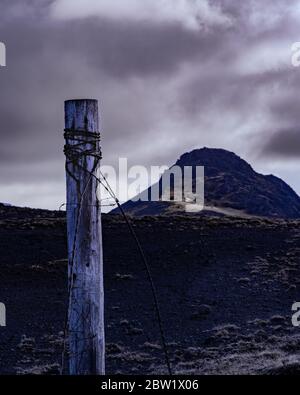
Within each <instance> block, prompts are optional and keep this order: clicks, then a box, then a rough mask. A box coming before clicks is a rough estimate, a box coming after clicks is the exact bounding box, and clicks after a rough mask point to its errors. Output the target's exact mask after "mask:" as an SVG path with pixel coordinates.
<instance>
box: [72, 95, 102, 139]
mask: <svg viewBox="0 0 300 395" xmlns="http://www.w3.org/2000/svg"><path fill="white" fill-rule="evenodd" d="M65 128H66V129H73V130H84V131H87V132H99V116H98V100H95V99H75V100H66V101H65Z"/></svg>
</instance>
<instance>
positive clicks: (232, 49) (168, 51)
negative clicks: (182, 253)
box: [0, 0, 300, 202]
mask: <svg viewBox="0 0 300 395" xmlns="http://www.w3.org/2000/svg"><path fill="white" fill-rule="evenodd" d="M124 1H125V0H124ZM251 3H252V4H253V5H255V4H256V5H257V6H259V9H260V10H261V15H260V16H261V18H262V17H264V18H265V20H266V21H268V15H270V18H271V16H272V15H275V16H276V18H275V17H274V19H272V23H271V22H270V21H269V22H268V23H267V22H266V23H262V22H261V21H259V20H255V19H253V18H250V16H251V15H250V6H249V4H250V2H241V1H235V0H230V1H229V0H216V4H219V5H220V7H221V8H222V9H223V11H224V13H225V14H226V15H229V16H230V17H231V20H232V21H233V24H232V25H231V26H214V27H212V28H211V29H209V30H207V31H201V30H199V31H196V30H193V29H188V28H186V27H185V26H184V25H182V24H180V23H175V22H174V21H173V22H172V23H170V22H168V23H151V21H148V22H147V23H141V21H135V22H133V21H128V20H125V19H124V20H122V21H116V20H109V19H108V18H106V19H104V18H97V19H96V18H86V19H82V20H78V21H74V20H73V21H62V20H54V19H52V18H50V17H49V6H50V5H51V4H52V1H50V0H49V1H40V0H39V1H37V0H35V1H24V0H23V1H18V0H16V1H14V2H11V1H8V0H2V2H1V7H2V12H1V15H0V40H1V41H4V42H5V43H6V44H7V62H8V66H7V68H5V69H0V89H1V103H0V119H1V124H0V138H1V145H0V165H1V170H2V172H1V174H0V188H1V185H6V184H10V185H13V183H14V182H21V181H22V180H23V181H24V182H25V183H26V184H30V183H32V184H33V185H37V187H38V184H39V182H40V181H41V180H43V182H44V181H45V180H49V182H54V181H55V180H59V182H60V183H61V185H62V188H61V190H63V172H64V166H63V162H64V158H63V155H62V146H63V138H62V133H63V132H62V130H63V101H64V100H65V99H69V98H80V97H81V96H82V97H85V96H87V97H94V98H98V99H99V100H100V106H101V125H102V132H103V152H104V158H105V162H114V163H115V162H116V159H117V158H118V157H119V156H127V157H129V158H130V160H131V162H132V163H133V164H134V163H140V164H142V163H145V164H165V163H167V164H172V163H174V162H175V161H176V159H177V157H178V156H180V155H181V154H182V153H183V152H184V151H187V150H191V149H192V148H197V147H201V146H204V145H207V146H215V147H224V148H228V149H230V150H233V151H236V152H237V153H239V154H240V155H243V154H247V157H248V158H249V159H250V160H253V161H255V160H258V161H259V160H261V161H262V159H261V158H262V157H261V158H256V155H255V153H256V152H257V150H261V146H262V145H264V144H265V146H264V147H265V149H264V153H263V155H265V157H264V158H269V157H271V153H272V158H273V157H275V156H276V157H278V158H286V157H289V158H291V157H292V158H296V156H297V154H295V153H293V152H292V151H293V149H295V147H296V146H297V144H298V143H297V141H298V140H297V136H296V130H297V129H298V126H299V116H298V114H297V102H298V92H297V86H298V84H299V82H300V72H299V69H298V70H292V69H291V68H290V69H287V68H281V67H276V68H275V67H274V68H270V69H268V70H259V71H255V72H253V73H249V72H248V71H247V70H244V69H242V66H238V60H239V59H246V62H247V59H248V58H247V56H248V51H249V48H256V47H257V46H258V45H259V44H261V43H264V45H265V46H266V48H274V51H275V50H276V49H277V45H278V41H280V40H286V42H287V43H289V41H291V42H292V41H295V40H296V41H299V39H300V37H297V33H296V32H298V26H299V20H300V18H299V20H298V21H297V20H296V19H295V17H294V16H293V15H292V14H291V13H290V11H289V12H286V13H284V12H283V6H282V2H279V1H278V0H276V1H273V0H272V1H271V0H265V1H264V2H261V1H258V0H255V1H252V2H251ZM293 4H296V3H295V2H294V1H293V2H290V3H289V7H292V5H293ZM254 8H255V7H254ZM278 15H279V16H278ZM293 18H294V19H293ZM262 20H263V18H262ZM251 61H253V59H249V62H251ZM274 87H275V88H276V87H277V89H275V88H274ZM256 117H259V122H261V124H262V125H263V126H262V125H260V124H259V125H258V124H257V119H256ZM244 127H246V128H247V133H249V134H250V137H249V136H246V137H245V132H244V130H243V128H244ZM239 130H241V132H240V131H239ZM274 130H281V131H282V133H280V132H278V133H275V134H273V133H272V131H274ZM289 131H290V132H289ZM232 136H234V137H232ZM251 136H255V138H251ZM257 136H258V137H257ZM279 136H280V137H279ZM288 136H289V137H288ZM246 138H247V139H249V141H251V144H248V143H247V144H245V140H246ZM280 139H282V140H280ZM295 139H296V140H295ZM283 140H284V141H283ZM247 141H248V140H247ZM288 141H289V143H288ZM264 142H265V143H264ZM266 142H268V143H266ZM280 143H284V144H282V146H280ZM296 143H297V144H296ZM298 147H299V145H298ZM297 150H298V149H297ZM266 161H267V159H266ZM253 165H255V163H253ZM294 187H295V185H294ZM296 187H297V186H296ZM12 190H13V188H12ZM20 199H21V197H20ZM37 199H38V198H37V197H36V196H35V197H34V202H36V201H37ZM41 199H42V197H41ZM62 199H63V198H62ZM0 201H1V195H0ZM47 201H48V200H47Z"/></svg>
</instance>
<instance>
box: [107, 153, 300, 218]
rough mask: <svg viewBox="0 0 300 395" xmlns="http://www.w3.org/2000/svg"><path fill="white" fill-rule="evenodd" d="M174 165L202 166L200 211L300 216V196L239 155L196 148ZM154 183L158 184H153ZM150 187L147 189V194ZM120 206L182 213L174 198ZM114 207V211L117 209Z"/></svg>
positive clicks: (156, 212) (149, 212)
mask: <svg viewBox="0 0 300 395" xmlns="http://www.w3.org/2000/svg"><path fill="white" fill-rule="evenodd" d="M176 165H177V166H180V167H181V168H183V167H184V166H193V167H195V166H204V167H205V209H204V211H202V212H201V214H202V215H219V216H223V215H237V216H261V217H270V218H286V219H296V218H300V198H299V196H298V195H297V194H296V193H295V192H294V191H293V190H292V188H290V187H289V186H288V185H287V184H286V183H285V182H284V181H282V180H281V179H280V178H277V177H275V176H273V175H267V176H265V175H262V174H259V173H257V172H255V171H254V170H253V168H252V167H251V166H250V165H249V164H248V163H247V162H246V161H244V160H243V159H241V158H240V157H239V156H237V155H235V154H234V153H232V152H229V151H226V150H223V149H209V148H203V149H197V150H194V151H192V152H189V153H185V154H184V155H182V156H181V157H180V159H179V160H178V161H177V162H176ZM156 187H157V185H156ZM151 188H154V186H152V187H150V188H149V190H148V194H149V195H150V192H151ZM123 208H124V210H125V211H126V212H127V213H130V214H132V215H138V216H141V215H159V214H169V215H170V214H178V213H180V212H182V213H184V212H185V210H184V205H182V204H181V205H180V204H177V203H175V202H163V201H159V202H142V201H137V202H132V201H129V202H126V203H125V204H123ZM118 212H119V210H118V209H116V210H114V211H113V213H118Z"/></svg>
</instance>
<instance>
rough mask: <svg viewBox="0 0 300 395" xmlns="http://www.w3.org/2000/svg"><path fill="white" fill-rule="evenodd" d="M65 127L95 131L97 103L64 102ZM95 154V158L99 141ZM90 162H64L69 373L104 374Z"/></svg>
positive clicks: (96, 207)
mask: <svg viewBox="0 0 300 395" xmlns="http://www.w3.org/2000/svg"><path fill="white" fill-rule="evenodd" d="M65 127H66V129H68V130H69V131H71V132H70V133H71V134H72V131H75V132H76V131H81V132H91V133H97V132H99V117H98V102H97V101H96V100H71V101H67V102H65ZM89 139H91V137H85V138H84V140H85V141H86V142H85V143H84V144H83V145H82V146H81V147H80V149H81V150H82V151H88V150H90V149H91V148H95V147H94V146H93V144H91V143H88V141H89ZM91 140H93V139H91ZM76 143H77V142H76V141H75V140H73V139H72V138H69V139H68V138H67V139H66V145H67V146H68V145H73V144H76ZM96 151H97V152H98V153H99V154H100V147H99V142H97V143H96ZM95 161H97V159H95V158H94V157H93V156H80V158H79V159H78V164H79V166H78V165H77V164H76V163H70V162H69V161H68V159H67V162H66V174H67V226H68V254H69V285H71V290H70V301H69V312H68V314H69V315H68V318H69V320H68V322H69V328H68V329H69V346H70V356H69V369H70V374H71V375H88V374H97V375H99V374H104V373H105V359H104V357H105V353H104V350H105V341H104V290H103V255H102V231H101V205H100V201H99V196H97V192H98V191H97V186H98V185H97V180H96V179H95V178H94V177H91V175H90V172H92V171H93V170H94V173H95V174H96V172H97V168H98V167H99V163H97V162H95ZM96 163H97V164H96ZM95 165H96V169H94V168H95ZM74 248H75V250H74V253H73V249H74Z"/></svg>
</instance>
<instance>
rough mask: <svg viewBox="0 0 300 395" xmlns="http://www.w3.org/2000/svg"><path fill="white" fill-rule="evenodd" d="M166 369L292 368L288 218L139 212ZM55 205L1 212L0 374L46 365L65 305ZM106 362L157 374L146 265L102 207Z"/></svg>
mask: <svg viewBox="0 0 300 395" xmlns="http://www.w3.org/2000/svg"><path fill="white" fill-rule="evenodd" d="M133 223H134V226H135V229H136V231H137V233H138V235H139V237H140V240H141V243H142V245H143V247H144V249H145V252H146V255H147V257H148V259H149V262H150V264H151V270H152V273H153V277H154V281H155V284H156V288H157V292H158V296H159V300H160V305H161V311H162V317H163V321H164V326H165V331H166V337H167V342H168V343H169V351H170V356H171V361H172V366H173V369H174V371H176V372H182V373H203V374H229V373H234V374H237V373H246V374H248V373H250V374H253V373H270V374H279V373H294V374H296V373H299V372H300V329H299V328H293V327H292V325H291V314H292V313H291V306H292V304H293V302H295V301H297V300H300V275H299V274H300V266H299V258H300V245H299V238H300V231H299V222H297V221H292V222H287V221H276V222H275V221H268V220H259V219H258V220H245V219H233V218H215V219H214V218H192V217H190V218H184V217H175V216H174V217H172V218H167V217H152V218H150V217H145V218H141V219H135V220H134V221H133ZM65 233H66V231H65V221H64V218H63V214H59V213H51V212H45V211H28V210H27V211H26V210H25V211H22V212H20V211H18V212H14V210H13V209H10V210H2V213H1V211H0V252H1V254H0V257H1V258H0V264H1V273H0V276H1V277H0V280H1V287H0V302H3V303H5V304H6V308H7V327H6V328H0V373H2V374H7V373H18V374H24V373H36V374H39V373H41V374H56V373H58V372H59V364H60V356H61V350H62V339H63V337H62V330H63V322H64V316H65V308H66V300H67V295H66V284H67V280H66V276H67V275H66V269H67V263H66V260H65V258H66V237H65ZM103 239H104V258H105V285H106V340H107V373H113V374H115V373H132V374H133V373H137V374H139V373H164V372H165V366H164V363H163V361H164V359H163V355H162V351H161V347H160V340H159V332H158V327H157V322H156V319H155V314H154V309H153V303H152V297H151V292H150V288H149V284H148V282H147V276H146V273H145V270H144V268H143V265H142V262H141V260H140V258H139V255H138V254H137V251H136V247H135V244H134V242H133V241H132V239H131V237H130V235H129V232H128V229H127V227H126V224H124V221H123V220H122V219H121V218H120V217H118V216H116V215H114V216H108V215H106V216H103Z"/></svg>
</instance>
